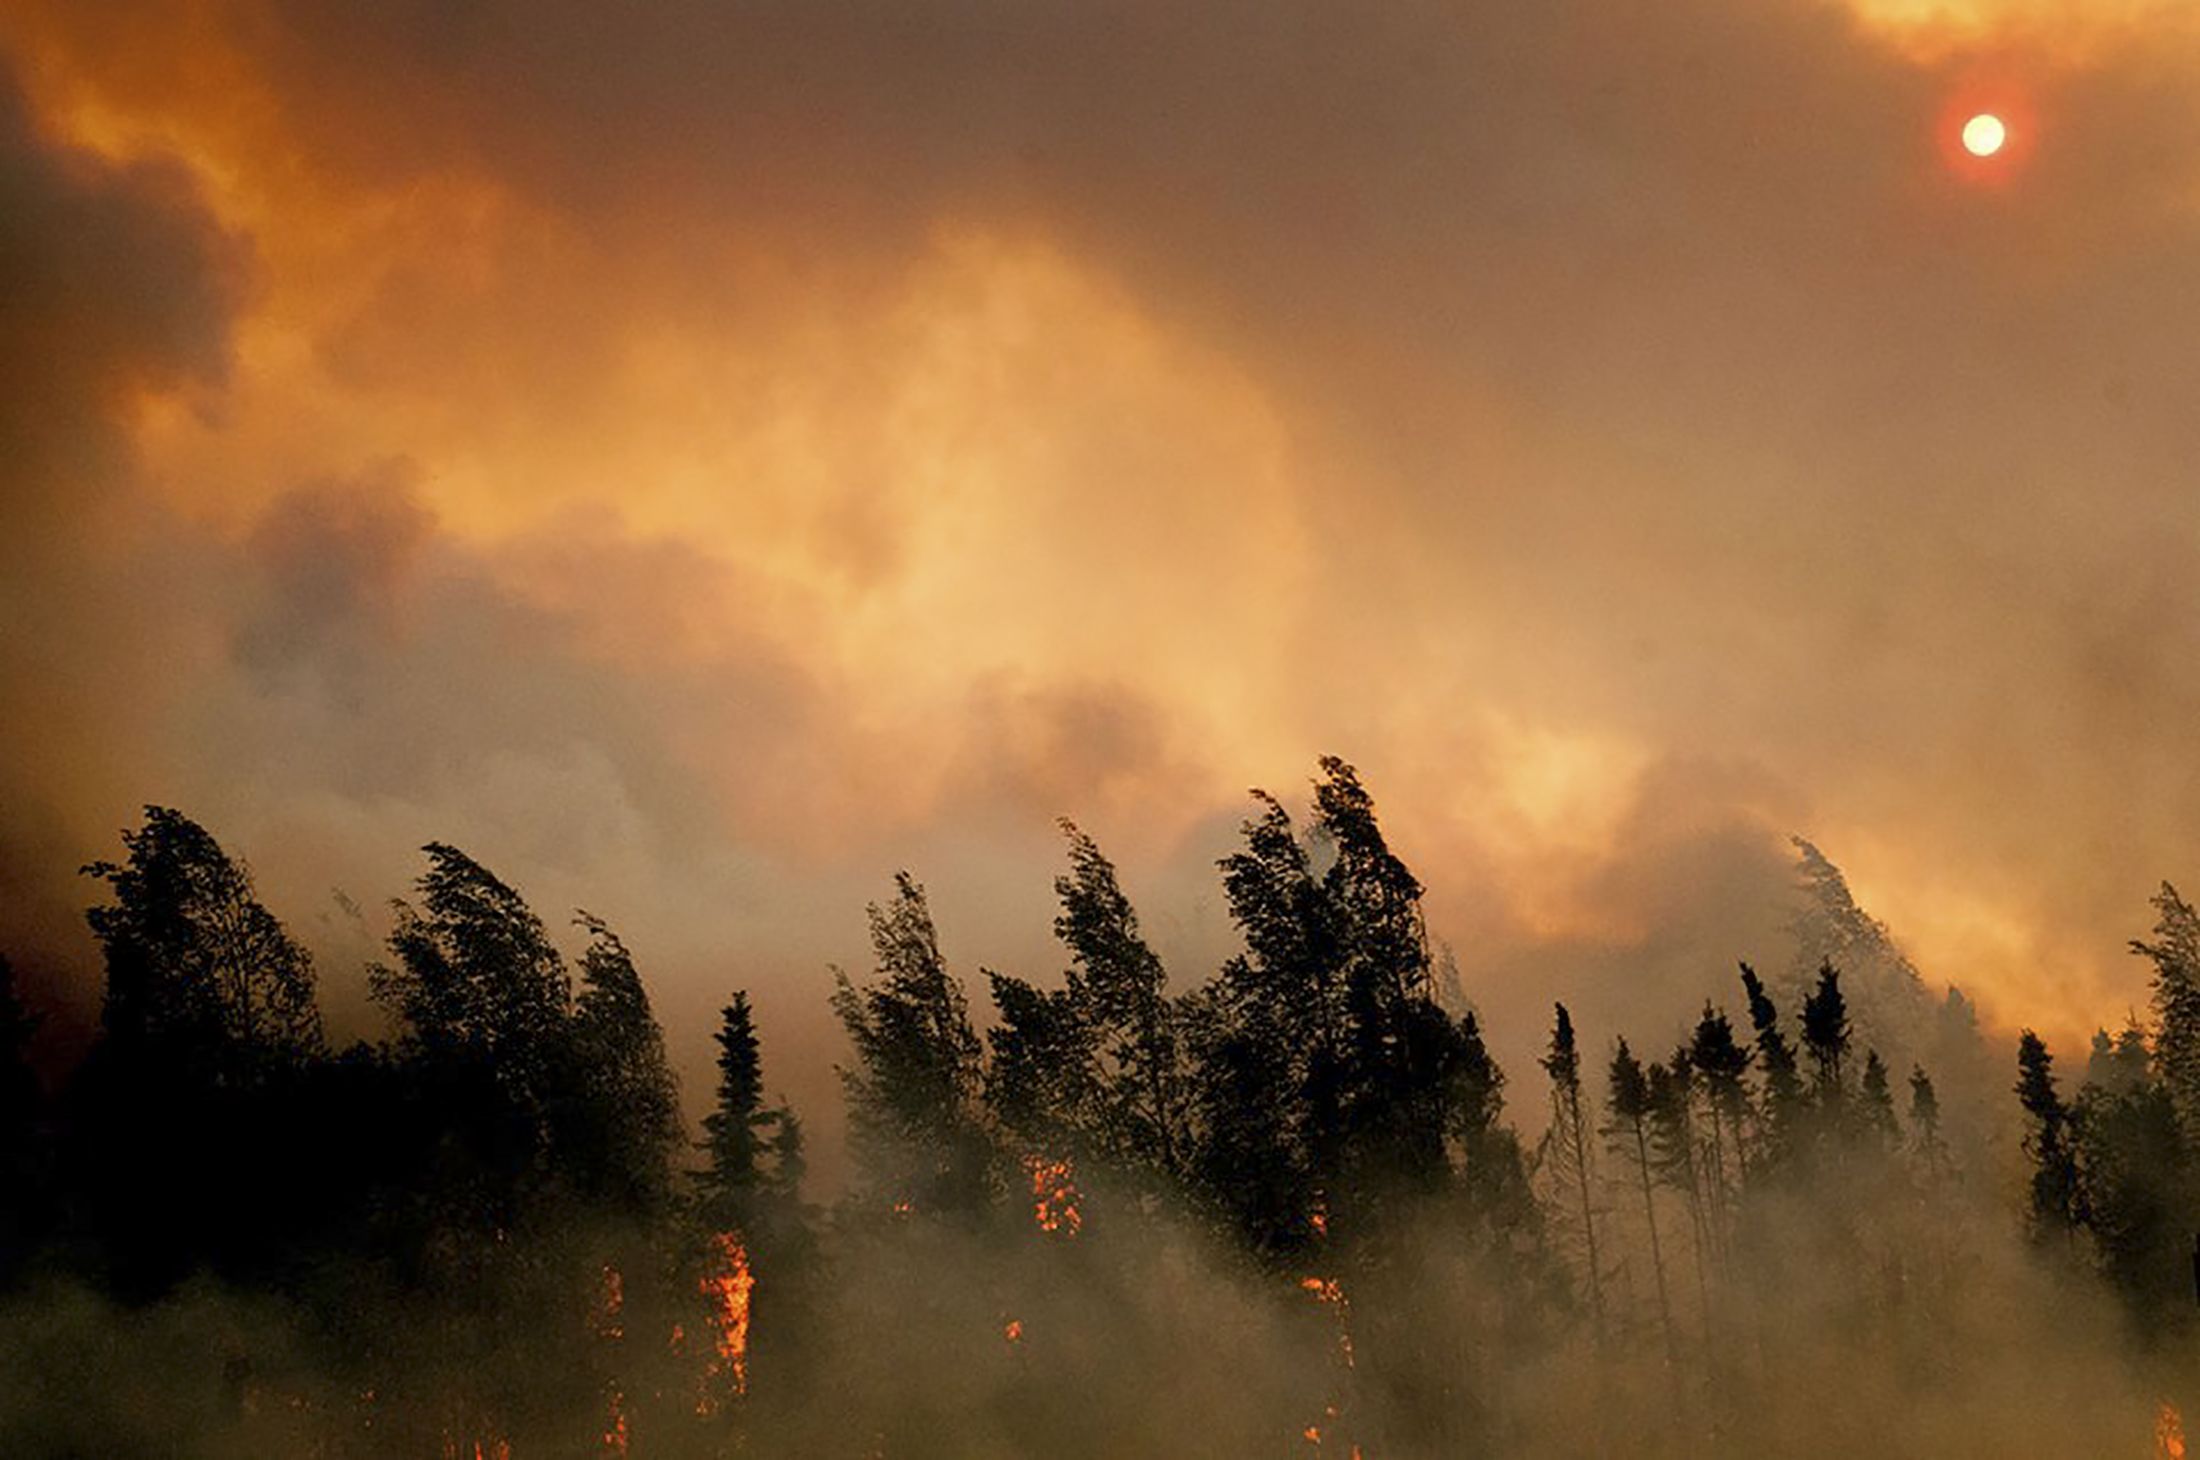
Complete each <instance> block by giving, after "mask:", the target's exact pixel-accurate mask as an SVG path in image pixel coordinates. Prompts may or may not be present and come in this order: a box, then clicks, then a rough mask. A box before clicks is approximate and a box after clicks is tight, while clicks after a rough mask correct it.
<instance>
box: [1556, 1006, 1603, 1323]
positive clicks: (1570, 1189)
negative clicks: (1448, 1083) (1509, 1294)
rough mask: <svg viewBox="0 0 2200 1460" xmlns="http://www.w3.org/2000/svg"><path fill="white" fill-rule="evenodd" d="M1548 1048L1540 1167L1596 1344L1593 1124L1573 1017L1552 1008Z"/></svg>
mask: <svg viewBox="0 0 2200 1460" xmlns="http://www.w3.org/2000/svg"><path fill="white" fill-rule="evenodd" d="M1555 1007H1556V1009H1557V1018H1556V1020H1555V1022H1554V1023H1553V1024H1552V1026H1551V1045H1550V1049H1549V1050H1548V1051H1547V1052H1546V1053H1545V1054H1544V1056H1543V1059H1542V1061H1541V1063H1542V1066H1543V1072H1544V1073H1545V1074H1547V1075H1548V1076H1550V1080H1551V1124H1550V1129H1549V1131H1548V1133H1547V1134H1546V1135H1545V1136H1544V1138H1543V1139H1544V1145H1543V1152H1544V1155H1543V1169H1544V1170H1546V1171H1547V1172H1549V1173H1550V1176H1551V1180H1552V1182H1553V1184H1554V1185H1555V1186H1556V1188H1557V1191H1556V1194H1555V1200H1554V1206H1555V1207H1556V1208H1557V1209H1558V1210H1559V1211H1560V1212H1562V1213H1564V1220H1563V1221H1562V1222H1561V1224H1560V1225H1561V1229H1562V1230H1565V1231H1568V1232H1570V1233H1571V1234H1572V1235H1573V1237H1574V1239H1575V1241H1576V1242H1578V1243H1579V1245H1580V1253H1579V1260H1580V1263H1581V1268H1582V1278H1583V1286H1584V1287H1585V1288H1586V1289H1587V1290H1588V1297H1589V1317H1590V1321H1591V1322H1592V1323H1593V1324H1594V1325H1595V1329H1594V1332H1595V1334H1596V1340H1597V1345H1598V1347H1599V1348H1602V1347H1603V1345H1604V1342H1605V1338H1606V1334H1605V1319H1604V1264H1603V1261H1602V1259H1601V1258H1600V1257H1599V1255H1598V1251H1597V1203H1596V1197H1595V1192H1596V1178H1595V1172H1594V1169H1593V1157H1592V1155H1591V1142H1590V1139H1589V1132H1590V1129H1591V1127H1592V1125H1593V1121H1592V1119H1591V1116H1590V1113H1589V1109H1588V1104H1587V1100H1586V1097H1585V1096H1584V1094H1583V1091H1582V1088H1581V1051H1580V1049H1579V1048H1578V1047H1577V1046H1576V1044H1575V1041H1574V1020H1573V1016H1572V1015H1571V1014H1569V1013H1568V1012H1567V1011H1566V1006H1565V1005H1564V1004H1559V1005H1556V1006H1555Z"/></svg>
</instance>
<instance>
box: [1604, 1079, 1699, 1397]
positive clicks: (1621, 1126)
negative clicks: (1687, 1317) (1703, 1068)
mask: <svg viewBox="0 0 2200 1460" xmlns="http://www.w3.org/2000/svg"><path fill="white" fill-rule="evenodd" d="M1605 1109H1606V1110H1608V1111H1609V1112H1610V1114H1611V1119H1610V1121H1609V1122H1608V1123H1607V1124H1606V1125H1605V1127H1604V1134H1605V1138H1606V1140H1607V1141H1608V1142H1610V1145H1611V1149H1612V1152H1613V1154H1614V1155H1615V1156H1617V1157H1618V1158H1619V1160H1620V1162H1621V1164H1622V1165H1623V1166H1624V1167H1625V1168H1626V1169H1627V1170H1629V1171H1630V1172H1631V1173H1632V1175H1633V1177H1634V1185H1635V1186H1636V1188H1637V1189H1638V1190H1639V1191H1640V1192H1641V1194H1642V1221H1643V1230H1644V1232H1645V1233H1646V1234H1647V1236H1648V1238H1649V1243H1650V1273H1651V1277H1652V1278H1653V1279H1654V1281H1655V1284H1656V1289H1657V1296H1658V1326H1659V1328H1660V1329H1661V1330H1662V1331H1663V1332H1664V1334H1665V1354H1666V1361H1667V1362H1668V1363H1669V1364H1672V1365H1674V1366H1675V1368H1676V1382H1677V1368H1678V1365H1679V1362H1680V1350H1679V1345H1678V1340H1677V1338H1676V1336H1675V1334H1674V1332H1673V1304H1672V1299H1671V1297H1670V1296H1669V1295H1668V1293H1667V1291H1666V1283H1665V1249H1664V1247H1663V1245H1662V1244H1661V1243H1660V1241H1659V1239H1658V1207H1657V1200H1656V1197H1655V1195H1654V1191H1655V1183H1656V1176H1657V1166H1656V1162H1655V1161H1654V1160H1653V1158H1652V1156H1651V1150H1650V1131H1651V1124H1650V1120H1651V1112H1652V1109H1653V1105H1652V1101H1651V1090H1650V1079H1649V1076H1648V1075H1646V1074H1645V1073H1644V1072H1643V1068H1642V1062H1641V1061H1640V1060H1638V1059H1636V1058H1635V1056H1634V1053H1633V1051H1631V1050H1629V1049H1628V1047H1627V1041H1626V1040H1624V1039H1622V1040H1621V1041H1620V1042H1619V1046H1618V1048H1617V1049H1615V1050H1614V1051H1613V1054H1612V1067H1611V1071H1610V1075H1609V1094H1608V1097H1607V1099H1606V1102H1605Z"/></svg>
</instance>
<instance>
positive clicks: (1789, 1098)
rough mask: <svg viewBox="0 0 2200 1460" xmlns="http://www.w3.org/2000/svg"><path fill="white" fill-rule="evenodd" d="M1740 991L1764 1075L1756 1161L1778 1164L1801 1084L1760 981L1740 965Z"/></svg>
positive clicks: (1788, 1144) (1788, 1141) (1789, 1142)
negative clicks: (1746, 1004)
mask: <svg viewBox="0 0 2200 1460" xmlns="http://www.w3.org/2000/svg"><path fill="white" fill-rule="evenodd" d="M1742 991H1743V993H1744V994H1745V995H1746V996H1747V997H1748V1000H1749V1022H1750V1026H1751V1028H1752V1029H1754V1030H1755V1032H1756V1043H1757V1068H1758V1069H1760V1070H1761V1071H1763V1072H1764V1085H1765V1088H1764V1099H1763V1103H1762V1105H1761V1107H1760V1109H1759V1112H1758V1122H1759V1125H1760V1127H1761V1129H1760V1131H1759V1134H1758V1140H1757V1146H1758V1151H1757V1157H1758V1159H1759V1160H1761V1161H1764V1160H1770V1161H1778V1160H1780V1159H1782V1158H1784V1157H1785V1156H1786V1155H1788V1154H1789V1152H1790V1150H1791V1149H1792V1147H1793V1144H1794V1140H1795V1127H1796V1122H1797V1117H1798V1116H1799V1115H1800V1114H1801V1111H1802V1106H1803V1081H1802V1076H1801V1074H1800V1073H1799V1072H1798V1070H1797V1068H1796V1063H1795V1046H1794V1045H1792V1044H1790V1043H1789V1042H1788V1038H1787V1035H1786V1034H1784V1033H1782V1032H1781V1029H1780V1012H1779V1010H1778V1009H1776V1008H1774V1007H1773V1003H1772V997H1771V995H1769V994H1767V993H1766V992H1765V985H1764V980H1762V979H1760V978H1759V977H1758V976H1757V971H1756V970H1755V969H1753V968H1751V967H1750V966H1749V965H1748V964H1746V963H1745V964H1743V965H1742Z"/></svg>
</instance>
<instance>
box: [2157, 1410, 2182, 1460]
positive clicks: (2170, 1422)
mask: <svg viewBox="0 0 2200 1460" xmlns="http://www.w3.org/2000/svg"><path fill="white" fill-rule="evenodd" d="M2154 1455H2155V1460H2185V1417H2184V1416H2183V1415H2182V1414H2179V1413H2178V1412H2177V1406H2176V1405H2174V1404H2171V1403H2170V1402H2169V1401H2168V1400H2166V1399H2165V1400H2163V1401H2162V1408H2161V1410H2160V1412H2159V1413H2157V1414H2156V1415H2155V1416H2154Z"/></svg>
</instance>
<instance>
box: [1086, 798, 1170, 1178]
mask: <svg viewBox="0 0 2200 1460" xmlns="http://www.w3.org/2000/svg"><path fill="white" fill-rule="evenodd" d="M1061 827H1062V834H1063V835H1064V836H1065V837H1066V838H1068V841H1069V864H1070V869H1069V871H1068V873H1067V874H1065V875H1063V876H1060V877H1057V878H1055V879H1054V895H1055V897H1056V898H1057V899H1058V900H1059V902H1060V904H1061V910H1060V912H1059V913H1058V914H1057V915H1056V917H1055V919H1054V933H1055V936H1056V937H1058V938H1060V939H1061V940H1062V943H1063V944H1064V946H1066V947H1067V948H1068V949H1069V951H1070V969H1069V975H1068V979H1067V983H1068V986H1069V992H1070V995H1071V999H1072V1002H1073V1003H1074V1004H1076V1005H1077V1006H1078V1007H1079V1008H1080V1009H1081V1010H1082V1011H1083V1023H1084V1024H1085V1026H1086V1027H1087V1029H1088V1030H1089V1038H1090V1040H1091V1042H1092V1044H1093V1059H1094V1062H1095V1065H1096V1069H1095V1071H1094V1083H1095V1085H1096V1087H1097V1088H1096V1089H1095V1090H1094V1092H1093V1095H1094V1098H1095V1100H1096V1102H1097V1108H1096V1111H1095V1115H1096V1117H1097V1121H1098V1131H1097V1135H1098V1145H1099V1146H1100V1148H1101V1149H1102V1150H1103V1151H1104V1152H1105V1154H1106V1155H1107V1156H1108V1158H1109V1159H1110V1160H1111V1161H1113V1162H1114V1163H1115V1164H1116V1165H1117V1166H1118V1167H1120V1168H1123V1169H1127V1170H1131V1171H1140V1172H1149V1173H1152V1174H1154V1175H1156V1176H1159V1177H1162V1178H1174V1177H1176V1176H1178V1175H1179V1174H1180V1173H1181V1172H1182V1170H1183V1166H1184V1156H1185V1152H1184V1144H1185V1130H1184V1125H1185V1119H1186V1110H1185V1092H1184V1089H1183V1071H1182V1058H1183V1056H1182V1051H1181V1049H1180V1043H1181V1041H1180V1037H1179V1031H1178V1029H1177V1024H1176V1020H1175V1018H1174V1006H1173V1005H1172V1004H1171V1003H1170V1001H1169V997H1168V973H1167V970H1165V969H1164V968H1163V967H1162V964H1161V960H1160V958H1158V957H1157V956H1155V954H1154V951H1153V949H1152V948H1151V947H1149V946H1148V945H1147V943H1146V939H1145V936H1144V934H1143V933H1142V932H1141V931H1140V930H1139V926H1138V914H1137V913H1136V912H1135V911H1134V910H1133V909H1132V907H1131V903H1130V899H1129V898H1127V897H1125V896H1124V895H1123V890H1122V887H1121V886H1120V884H1119V883H1118V881H1117V879H1116V875H1115V865H1114V864H1113V863H1112V862H1110V861H1109V860H1108V859H1107V858H1106V857H1105V856H1104V855H1102V853H1101V851H1100V848H1099V846H1098V844H1097V843H1095V842H1094V841H1093V839H1092V838H1091V837H1089V836H1087V835H1086V834H1085V833H1084V832H1082V831H1080V830H1079V829H1078V828H1077V826H1076V825H1075V824H1074V823H1072V822H1069V821H1066V820H1065V821H1064V822H1062V823H1061Z"/></svg>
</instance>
